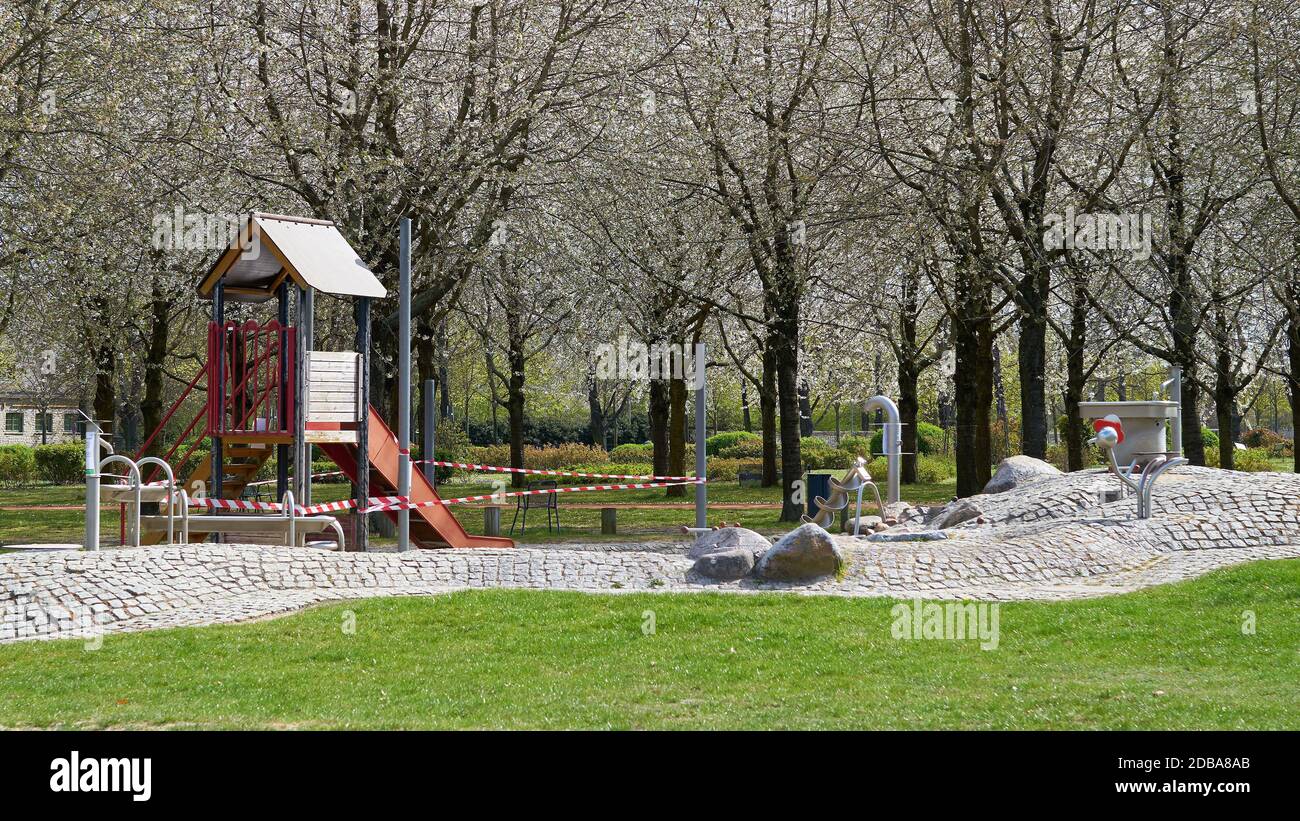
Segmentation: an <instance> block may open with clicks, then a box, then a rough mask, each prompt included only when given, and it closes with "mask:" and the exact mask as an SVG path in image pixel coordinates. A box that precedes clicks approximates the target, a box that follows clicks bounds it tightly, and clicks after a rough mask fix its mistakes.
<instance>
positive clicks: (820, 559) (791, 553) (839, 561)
mask: <svg viewBox="0 0 1300 821" xmlns="http://www.w3.org/2000/svg"><path fill="white" fill-rule="evenodd" d="M843 564H844V555H843V554H842V553H840V550H839V548H838V547H836V546H835V540H834V539H833V538H832V537H831V534H829V533H827V532H826V531H825V530H823V529H822V528H821V527H819V526H817V525H815V524H812V523H809V524H805V525H800V526H799V527H797V528H795V529H794V530H792V531H790V532H789V533H787V534H785V535H784V536H782V537H781V538H780V539H779V540H778V541H777V543H776V544H774V545H772V549H771V550H769V551H767V552H766V553H764V554H763V558H761V559H759V561H758V566H757V567H756V568H755V572H756V573H757V574H758V575H759V576H762V577H763V578H765V579H771V580H773V581H799V580H801V579H815V578H817V577H819V576H829V575H831V574H832V573H835V572H837V571H839V569H840V567H842V566H843Z"/></svg>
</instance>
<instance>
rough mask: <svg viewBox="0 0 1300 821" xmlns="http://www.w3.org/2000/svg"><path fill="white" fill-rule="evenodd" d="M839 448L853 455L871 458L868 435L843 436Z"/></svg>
mask: <svg viewBox="0 0 1300 821" xmlns="http://www.w3.org/2000/svg"><path fill="white" fill-rule="evenodd" d="M840 450H842V451H845V452H846V453H849V454H851V455H853V456H865V457H867V458H868V459H870V458H871V437H870V436H845V437H844V438H843V439H841V440H840Z"/></svg>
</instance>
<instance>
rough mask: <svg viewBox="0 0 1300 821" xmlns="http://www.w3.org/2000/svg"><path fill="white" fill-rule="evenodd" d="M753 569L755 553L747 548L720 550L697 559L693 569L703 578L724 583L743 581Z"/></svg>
mask: <svg viewBox="0 0 1300 821" xmlns="http://www.w3.org/2000/svg"><path fill="white" fill-rule="evenodd" d="M728 529H730V528H728ZM753 569H754V551H752V550H750V549H748V548H745V547H726V548H719V549H717V550H714V551H713V552H711V553H707V554H705V555H703V556H701V557H700V558H698V559H696V560H695V566H694V567H693V568H692V570H694V571H695V572H696V573H698V574H700V575H701V576H707V577H708V578H710V579H717V580H718V581H723V582H734V581H736V580H737V579H743V578H745V577H746V576H748V575H749V574H750V572H751V571H753Z"/></svg>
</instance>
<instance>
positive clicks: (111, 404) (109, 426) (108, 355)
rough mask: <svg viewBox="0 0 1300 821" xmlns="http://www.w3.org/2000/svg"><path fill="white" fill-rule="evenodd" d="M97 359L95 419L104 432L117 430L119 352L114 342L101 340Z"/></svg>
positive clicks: (95, 353) (98, 344) (95, 355)
mask: <svg viewBox="0 0 1300 821" xmlns="http://www.w3.org/2000/svg"><path fill="white" fill-rule="evenodd" d="M94 359H95V399H94V406H95V421H96V422H98V423H99V427H100V429H102V430H103V431H104V433H108V434H111V433H113V432H114V431H115V429H116V427H115V425H114V420H115V419H116V418H117V390H116V388H115V386H114V384H113V383H114V381H115V379H116V377H117V354H116V353H115V352H114V350H113V343H112V342H108V341H103V342H99V343H97V344H96V345H95V347H94Z"/></svg>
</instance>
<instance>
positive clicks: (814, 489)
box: [803, 473, 831, 516]
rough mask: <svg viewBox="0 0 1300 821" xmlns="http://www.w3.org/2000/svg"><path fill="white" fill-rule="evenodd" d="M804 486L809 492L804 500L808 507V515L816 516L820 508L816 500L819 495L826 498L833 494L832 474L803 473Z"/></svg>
mask: <svg viewBox="0 0 1300 821" xmlns="http://www.w3.org/2000/svg"><path fill="white" fill-rule="evenodd" d="M803 486H804V492H805V493H807V494H808V495H807V497H806V498H805V500H804V505H805V506H806V507H807V508H808V515H809V516H816V515H817V511H818V508H817V502H816V501H815V500H816V499H817V497H818V496H820V497H822V498H823V499H826V498H829V497H830V495H831V475H830V474H829V473H805V474H804V475H803Z"/></svg>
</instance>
